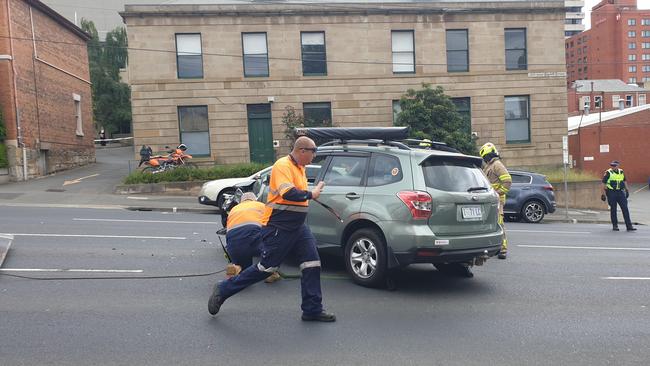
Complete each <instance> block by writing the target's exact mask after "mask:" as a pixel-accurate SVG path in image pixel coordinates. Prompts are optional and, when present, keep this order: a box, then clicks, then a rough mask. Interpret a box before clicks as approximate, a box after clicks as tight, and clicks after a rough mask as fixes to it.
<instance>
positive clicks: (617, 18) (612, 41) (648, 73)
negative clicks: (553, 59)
mask: <svg viewBox="0 0 650 366" xmlns="http://www.w3.org/2000/svg"><path fill="white" fill-rule="evenodd" d="M565 49H566V65H567V86H568V85H571V83H572V82H574V81H576V80H586V79H590V80H591V79H620V80H623V81H624V82H626V83H639V84H642V83H645V82H646V81H648V80H650V10H642V9H637V2H636V0H603V1H601V2H600V3H598V4H597V5H596V6H594V7H593V9H592V12H591V29H589V30H586V31H584V32H582V33H578V34H576V35H574V36H572V37H570V38H567V39H566V40H565Z"/></svg>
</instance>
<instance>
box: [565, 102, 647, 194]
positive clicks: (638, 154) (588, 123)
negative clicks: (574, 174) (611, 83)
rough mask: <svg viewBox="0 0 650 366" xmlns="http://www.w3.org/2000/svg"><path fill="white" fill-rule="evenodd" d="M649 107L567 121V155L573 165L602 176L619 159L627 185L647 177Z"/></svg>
mask: <svg viewBox="0 0 650 366" xmlns="http://www.w3.org/2000/svg"><path fill="white" fill-rule="evenodd" d="M648 121H650V104H645V105H642V106H638V107H632V108H627V109H624V110H622V111H619V110H615V111H609V112H603V113H602V114H600V113H593V114H589V115H588V116H575V117H570V118H569V154H570V158H571V160H572V162H573V166H574V167H576V168H578V169H582V170H586V171H590V172H593V173H595V174H597V175H599V176H600V175H602V174H603V173H604V171H605V170H607V169H608V168H609V162H611V161H612V160H619V161H620V162H621V168H623V169H624V170H625V177H626V179H627V180H628V181H629V182H631V183H646V182H647V181H648V179H649V178H650V164H648V148H647V146H648V145H647V144H648V141H650V123H648Z"/></svg>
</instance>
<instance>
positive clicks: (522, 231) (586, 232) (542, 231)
mask: <svg viewBox="0 0 650 366" xmlns="http://www.w3.org/2000/svg"><path fill="white" fill-rule="evenodd" d="M507 231H508V232H509V233H513V232H514V233H544V234H591V231H553V230H510V229H508V230H507Z"/></svg>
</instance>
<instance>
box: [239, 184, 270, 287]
mask: <svg viewBox="0 0 650 366" xmlns="http://www.w3.org/2000/svg"><path fill="white" fill-rule="evenodd" d="M264 209H265V205H264V204H263V203H262V202H258V201H257V197H255V193H253V192H246V193H244V194H243V195H242V196H241V201H240V202H239V204H237V205H236V206H235V207H233V208H232V209H231V210H230V213H229V214H228V221H227V223H226V250H227V251H228V255H229V256H230V259H231V260H232V265H231V266H229V267H228V268H227V269H226V275H227V276H229V277H232V276H235V275H237V274H239V273H240V272H241V270H243V269H246V268H248V267H250V266H251V265H253V257H258V256H260V253H261V247H262V236H261V235H262V219H263V218H264ZM280 278H281V277H280V274H279V273H278V272H277V271H276V272H273V274H272V275H271V276H269V277H268V278H266V279H265V280H264V282H266V283H272V282H275V281H277V280H279V279H280Z"/></svg>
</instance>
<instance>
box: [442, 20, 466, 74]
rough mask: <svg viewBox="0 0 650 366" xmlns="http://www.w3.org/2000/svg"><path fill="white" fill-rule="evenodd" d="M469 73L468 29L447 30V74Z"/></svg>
mask: <svg viewBox="0 0 650 366" xmlns="http://www.w3.org/2000/svg"><path fill="white" fill-rule="evenodd" d="M455 71H469V43H468V41H467V29H450V30H447V72H455Z"/></svg>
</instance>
